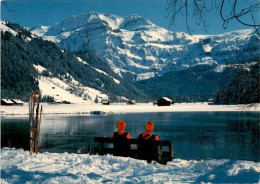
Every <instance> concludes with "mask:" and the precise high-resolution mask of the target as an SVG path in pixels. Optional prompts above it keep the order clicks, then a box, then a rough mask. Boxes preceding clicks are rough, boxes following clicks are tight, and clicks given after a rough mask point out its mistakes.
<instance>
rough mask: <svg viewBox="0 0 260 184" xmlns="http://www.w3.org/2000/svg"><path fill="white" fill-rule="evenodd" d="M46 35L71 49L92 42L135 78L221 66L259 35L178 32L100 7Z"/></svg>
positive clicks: (250, 32)
mask: <svg viewBox="0 0 260 184" xmlns="http://www.w3.org/2000/svg"><path fill="white" fill-rule="evenodd" d="M38 32H39V30H38ZM42 37H43V38H44V39H49V40H51V41H54V42H56V43H57V44H58V45H59V46H60V47H61V48H62V49H65V50H68V51H79V50H86V49H88V48H89V45H88V44H90V45H91V47H93V49H94V50H95V52H96V54H97V55H98V56H99V57H100V58H101V59H102V60H103V61H106V62H107V63H108V64H109V65H110V67H111V68H113V70H114V71H115V72H116V73H117V74H119V75H120V76H126V75H127V74H130V75H131V76H133V78H132V79H133V80H143V79H147V78H151V77H154V76H158V75H159V76H160V75H162V74H164V73H166V72H169V71H176V70H181V69H185V68H188V67H191V66H195V65H198V64H210V65H216V66H217V65H218V64H223V63H224V59H225V58H227V57H230V55H229V54H230V52H233V51H234V50H236V51H240V50H241V51H242V50H243V49H244V48H251V47H253V45H254V44H252V43H255V44H257V43H258V41H259V39H258V40H257V39H256V38H257V36H256V33H255V31H254V30H253V29H247V30H238V31H232V32H229V33H224V34H219V35H192V36H191V35H188V34H186V33H173V32H171V31H169V30H166V29H164V28H161V27H159V26H156V25H155V24H154V23H152V22H151V21H150V20H148V19H145V18H143V17H140V16H138V15H130V16H127V17H120V16H117V15H113V14H103V13H97V12H91V13H86V14H82V15H78V16H73V17H70V18H68V19H65V20H63V21H61V22H59V23H56V24H54V25H52V26H50V27H49V28H48V31H47V32H46V33H45V34H44V35H42ZM252 38H254V39H252ZM250 40H251V42H252V43H251V42H250ZM257 52H258V51H257ZM244 57H245V58H246V57H248V56H247V55H245V56H244ZM152 73H153V74H152ZM144 76H145V77H144Z"/></svg>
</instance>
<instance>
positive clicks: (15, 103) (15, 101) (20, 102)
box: [12, 99, 24, 106]
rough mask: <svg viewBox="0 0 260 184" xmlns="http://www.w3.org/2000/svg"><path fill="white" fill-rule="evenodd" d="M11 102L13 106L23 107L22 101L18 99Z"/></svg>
mask: <svg viewBox="0 0 260 184" xmlns="http://www.w3.org/2000/svg"><path fill="white" fill-rule="evenodd" d="M12 102H14V105H21V106H23V103H24V102H23V101H21V100H19V99H12Z"/></svg>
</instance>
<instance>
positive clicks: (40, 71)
mask: <svg viewBox="0 0 260 184" xmlns="http://www.w3.org/2000/svg"><path fill="white" fill-rule="evenodd" d="M33 67H34V68H35V69H36V70H37V71H38V72H39V73H42V72H43V71H45V70H46V68H44V67H42V66H41V65H35V64H33Z"/></svg>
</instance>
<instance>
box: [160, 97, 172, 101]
mask: <svg viewBox="0 0 260 184" xmlns="http://www.w3.org/2000/svg"><path fill="white" fill-rule="evenodd" d="M161 98H162V99H164V100H166V101H170V102H171V101H172V100H171V99H170V98H167V97H161Z"/></svg>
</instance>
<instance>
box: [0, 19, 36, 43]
mask: <svg viewBox="0 0 260 184" xmlns="http://www.w3.org/2000/svg"><path fill="white" fill-rule="evenodd" d="M6 31H7V32H9V33H11V34H12V35H14V36H17V35H18V34H19V32H17V31H16V30H13V29H11V28H9V27H7V26H6V22H5V21H0V32H6ZM31 37H32V38H33V37H35V36H34V35H31ZM23 39H24V40H25V41H26V42H29V41H31V38H29V37H27V36H24V35H23Z"/></svg>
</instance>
